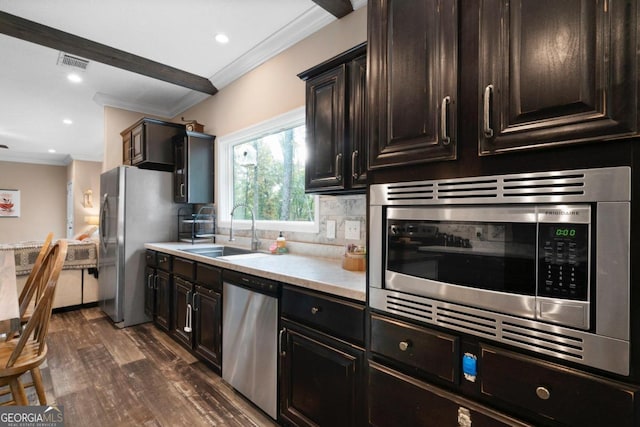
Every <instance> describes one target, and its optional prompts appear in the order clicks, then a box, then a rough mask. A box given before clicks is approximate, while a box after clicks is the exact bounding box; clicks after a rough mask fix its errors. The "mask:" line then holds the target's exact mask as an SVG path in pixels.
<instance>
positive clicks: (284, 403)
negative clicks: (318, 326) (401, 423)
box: [280, 322, 364, 426]
mask: <svg viewBox="0 0 640 427" xmlns="http://www.w3.org/2000/svg"><path fill="white" fill-rule="evenodd" d="M283 326H284V327H285V328H286V331H285V332H286V334H285V342H284V343H282V345H283V346H284V355H282V354H281V355H282V365H281V372H280V381H281V384H280V387H281V388H280V390H281V393H280V394H281V395H280V414H281V416H282V417H283V418H284V419H286V420H287V421H289V422H291V423H293V424H294V425H297V426H318V425H321V426H360V425H363V423H362V410H363V402H364V400H363V388H364V386H363V382H362V373H363V368H364V351H363V350H360V349H358V348H356V347H352V346H349V345H348V344H346V343H344V342H340V341H338V340H334V339H331V338H330V337H328V336H323V335H317V334H310V332H309V331H306V329H303V328H301V327H298V326H294V325H292V324H291V323H289V322H283Z"/></svg>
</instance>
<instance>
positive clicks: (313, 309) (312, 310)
mask: <svg viewBox="0 0 640 427" xmlns="http://www.w3.org/2000/svg"><path fill="white" fill-rule="evenodd" d="M319 312H320V307H311V314H318V313H319Z"/></svg>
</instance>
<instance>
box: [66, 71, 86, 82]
mask: <svg viewBox="0 0 640 427" xmlns="http://www.w3.org/2000/svg"><path fill="white" fill-rule="evenodd" d="M67 79H69V81H70V82H73V83H80V82H82V77H80V76H79V75H77V74H75V73H72V74H69V75H68V76H67Z"/></svg>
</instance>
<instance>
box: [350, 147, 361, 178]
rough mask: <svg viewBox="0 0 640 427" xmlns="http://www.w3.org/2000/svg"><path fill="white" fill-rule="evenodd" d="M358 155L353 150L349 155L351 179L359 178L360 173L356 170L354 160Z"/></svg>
mask: <svg viewBox="0 0 640 427" xmlns="http://www.w3.org/2000/svg"><path fill="white" fill-rule="evenodd" d="M359 155H360V154H359V153H358V150H355V151H354V152H353V153H351V176H352V177H353V179H358V178H360V171H359V170H357V169H356V159H357V158H358V156H359Z"/></svg>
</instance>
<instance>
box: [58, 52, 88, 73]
mask: <svg viewBox="0 0 640 427" xmlns="http://www.w3.org/2000/svg"><path fill="white" fill-rule="evenodd" d="M58 65H60V66H63V67H70V68H75V69H77V70H82V71H86V69H87V66H88V65H89V61H87V60H86V59H83V58H80V57H77V56H73V55H69V54H68V53H64V52H60V55H58Z"/></svg>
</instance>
